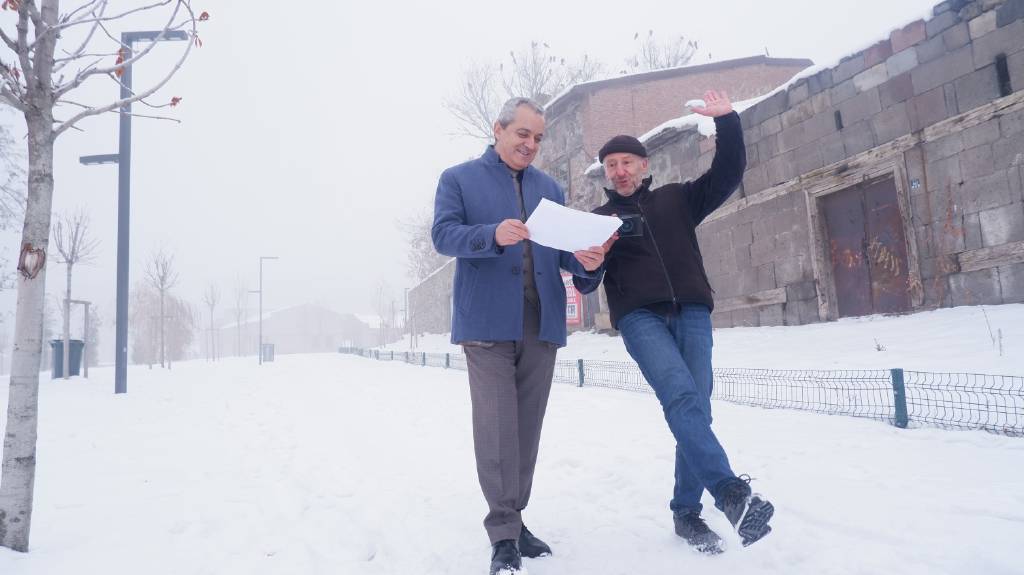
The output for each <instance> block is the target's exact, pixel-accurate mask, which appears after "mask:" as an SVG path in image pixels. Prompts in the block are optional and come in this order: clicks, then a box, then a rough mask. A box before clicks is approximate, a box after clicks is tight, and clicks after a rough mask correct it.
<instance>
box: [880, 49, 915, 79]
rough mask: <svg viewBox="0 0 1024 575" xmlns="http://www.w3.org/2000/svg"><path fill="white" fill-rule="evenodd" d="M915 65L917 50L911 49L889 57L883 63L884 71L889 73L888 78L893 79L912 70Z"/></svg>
mask: <svg viewBox="0 0 1024 575" xmlns="http://www.w3.org/2000/svg"><path fill="white" fill-rule="evenodd" d="M917 64H918V62H917V49H916V48H913V47H911V48H907V49H906V50H904V51H902V52H898V53H896V54H893V55H892V56H890V57H889V59H887V60H886V61H885V69H886V71H887V72H888V73H889V78H894V77H896V76H899V75H900V74H903V73H905V72H909V71H910V70H913V69H914V68H916V67H917Z"/></svg>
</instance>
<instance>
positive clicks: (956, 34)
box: [942, 22, 971, 52]
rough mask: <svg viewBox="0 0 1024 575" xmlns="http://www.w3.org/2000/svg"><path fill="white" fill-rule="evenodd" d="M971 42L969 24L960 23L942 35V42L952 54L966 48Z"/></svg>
mask: <svg viewBox="0 0 1024 575" xmlns="http://www.w3.org/2000/svg"><path fill="white" fill-rule="evenodd" d="M970 41H971V33H970V31H969V30H968V29H967V22H960V23H959V24H956V25H954V26H952V27H951V28H950V29H949V30H946V31H945V32H943V33H942V42H943V43H944V44H945V45H946V50H948V51H950V52H952V51H953V50H956V49H957V48H962V47H964V46H966V45H967V44H969V43H970Z"/></svg>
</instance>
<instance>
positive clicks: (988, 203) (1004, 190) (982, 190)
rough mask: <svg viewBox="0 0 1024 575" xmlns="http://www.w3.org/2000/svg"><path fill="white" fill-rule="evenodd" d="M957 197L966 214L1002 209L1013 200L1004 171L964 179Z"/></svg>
mask: <svg viewBox="0 0 1024 575" xmlns="http://www.w3.org/2000/svg"><path fill="white" fill-rule="evenodd" d="M959 196H960V197H961V199H962V201H963V211H964V213H966V214H975V213H978V212H983V211H985V210H990V209H992V208H998V207H1002V206H1005V205H1008V204H1011V203H1013V200H1014V198H1013V194H1011V193H1010V181H1009V178H1008V177H1007V175H1006V171H1005V170H1001V171H997V172H996V173H994V174H992V175H990V176H984V177H981V178H972V179H965V180H964V183H963V185H962V186H960V190H959Z"/></svg>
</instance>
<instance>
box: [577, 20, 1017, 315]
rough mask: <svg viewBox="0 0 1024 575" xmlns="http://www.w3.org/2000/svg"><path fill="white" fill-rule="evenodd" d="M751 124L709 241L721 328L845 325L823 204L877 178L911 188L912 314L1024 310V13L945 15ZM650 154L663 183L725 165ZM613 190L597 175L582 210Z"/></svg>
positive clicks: (666, 149)
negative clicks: (739, 178) (735, 182)
mask: <svg viewBox="0 0 1024 575" xmlns="http://www.w3.org/2000/svg"><path fill="white" fill-rule="evenodd" d="M1001 72H1005V74H1001ZM741 117H742V120H743V125H744V136H745V142H746V146H747V157H748V166H747V172H746V174H745V176H744V180H743V184H742V187H741V189H740V190H738V191H737V193H736V194H735V195H734V196H733V197H732V198H731V199H730V200H729V202H728V203H727V204H726V205H725V206H723V207H722V208H721V209H720V210H719V211H718V212H716V213H715V214H713V215H712V216H711V217H710V218H709V219H708V220H707V221H706V222H705V223H704V224H702V225H701V226H700V228H699V229H698V235H699V238H700V242H701V246H702V251H703V254H704V259H705V264H706V266H707V269H708V274H709V277H710V280H711V283H712V286H713V287H714V288H715V290H716V302H717V304H716V310H715V314H714V320H715V324H716V325H718V326H734V325H782V324H787V325H791V324H803V323H809V322H814V321H821V320H825V319H834V318H835V317H837V310H836V295H835V292H836V287H835V284H834V282H833V279H832V277H831V275H832V274H831V271H830V269H831V265H830V261H829V259H828V254H827V249H826V247H827V245H828V241H829V239H828V237H827V230H824V228H823V225H822V224H821V217H822V216H821V200H822V198H824V197H825V196H826V195H828V194H830V193H834V192H838V191H842V190H845V189H850V187H851V186H856V185H858V184H860V183H863V182H866V181H870V180H872V179H877V178H891V179H893V180H894V181H895V185H896V188H897V194H898V196H899V205H900V212H901V216H902V217H903V220H904V226H905V230H904V231H905V235H906V243H907V245H906V248H907V265H908V267H909V270H910V277H909V280H908V283H909V285H908V288H907V289H908V291H909V292H912V297H911V301H912V306H911V307H912V309H913V310H918V309H927V308H934V307H940V306H952V305H971V304H992V303H1009V302H1020V301H1024V192H1022V187H1024V186H1022V179H1024V0H1002V1H1000V0H979V1H974V2H964V1H958V2H943V3H941V4H939V5H937V6H936V7H935V8H934V10H933V17H932V18H931V19H929V20H927V21H924V20H919V21H916V22H912V23H910V24H908V25H907V26H905V27H903V28H901V29H899V30H896V31H894V32H893V33H892V34H891V35H890V37H889V38H887V39H886V40H883V41H881V42H879V43H877V44H875V45H873V46H871V47H869V48H867V49H866V50H863V51H861V52H858V53H857V54H854V55H852V56H849V57H847V58H844V59H843V60H842V61H841V62H840V63H839V64H838V65H837V66H835V67H833V68H830V69H825V70H821V71H819V72H817V73H815V74H814V75H811V76H809V77H806V78H803V79H801V80H799V81H796V82H794V83H793V84H792V85H790V86H788V87H787V88H786V89H783V90H780V91H778V92H777V93H775V94H774V95H772V96H770V97H769V98H767V99H765V100H764V101H762V102H760V103H759V104H757V105H755V106H753V107H751V108H749V109H747V110H745V111H744V112H743V113H741ZM646 144H647V146H648V149H649V151H650V154H651V169H652V173H653V175H654V177H655V182H656V184H657V183H658V182H660V183H667V182H669V181H682V180H686V179H689V178H693V177H695V176H696V175H698V174H700V173H703V172H704V171H705V170H707V169H708V167H710V162H711V158H712V157H713V154H714V139H713V138H710V139H709V138H703V137H701V136H700V135H699V134H698V133H697V131H696V130H695V129H693V128H686V129H678V130H668V131H665V132H662V133H660V134H657V135H655V136H653V137H651V138H650V139H648V141H647V142H646ZM603 185H604V181H603V177H602V174H601V173H600V170H592V171H591V172H590V173H589V175H588V177H587V178H585V179H584V183H583V185H582V186H581V187H582V188H583V189H581V190H579V192H578V193H577V196H576V197H577V198H578V199H579V204H580V205H581V206H583V207H588V208H589V207H593V206H595V205H597V204H598V203H600V202H601V201H603V193H602V191H601V188H602V186H603Z"/></svg>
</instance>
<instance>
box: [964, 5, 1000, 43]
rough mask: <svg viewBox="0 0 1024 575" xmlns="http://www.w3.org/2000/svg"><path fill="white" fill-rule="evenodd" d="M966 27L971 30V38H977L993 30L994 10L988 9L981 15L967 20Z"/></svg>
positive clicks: (994, 27)
mask: <svg viewBox="0 0 1024 575" xmlns="http://www.w3.org/2000/svg"><path fill="white" fill-rule="evenodd" d="M967 29H968V30H970V32H971V40H977V39H978V38H981V37H982V36H984V35H986V34H988V33H989V32H993V31H995V29H996V12H995V10H990V11H988V12H985V13H984V14H982V15H981V16H978V17H977V18H974V19H972V20H970V21H969V22H967Z"/></svg>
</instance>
